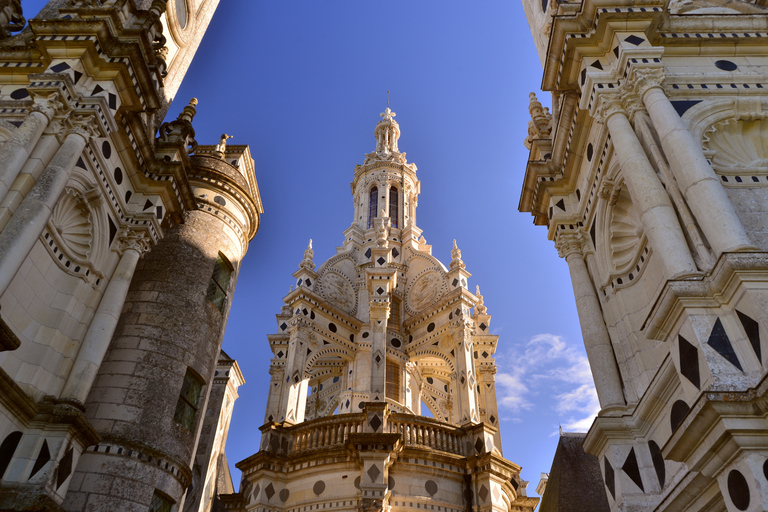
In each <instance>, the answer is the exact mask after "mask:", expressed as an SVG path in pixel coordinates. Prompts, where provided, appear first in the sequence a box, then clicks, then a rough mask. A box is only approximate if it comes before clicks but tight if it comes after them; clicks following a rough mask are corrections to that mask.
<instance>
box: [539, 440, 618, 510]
mask: <svg viewBox="0 0 768 512" xmlns="http://www.w3.org/2000/svg"><path fill="white" fill-rule="evenodd" d="M586 436H587V434H586V433H576V432H573V433H571V432H564V433H561V434H560V440H559V441H558V443H557V450H556V451H555V459H554V460H553V461H552V469H550V471H549V480H548V482H547V487H546V489H545V491H544V496H542V498H541V506H540V507H539V512H609V511H610V506H609V505H608V497H607V496H606V492H605V484H604V483H603V474H602V471H601V470H600V462H599V461H598V459H597V457H595V456H594V455H589V454H587V453H586V452H585V451H584V449H583V448H582V446H581V445H582V443H583V442H584V438H585V437H586Z"/></svg>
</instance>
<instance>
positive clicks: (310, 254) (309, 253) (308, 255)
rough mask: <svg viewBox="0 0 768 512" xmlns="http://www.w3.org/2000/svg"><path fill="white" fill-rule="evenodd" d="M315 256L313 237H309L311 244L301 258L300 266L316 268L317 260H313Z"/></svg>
mask: <svg viewBox="0 0 768 512" xmlns="http://www.w3.org/2000/svg"><path fill="white" fill-rule="evenodd" d="M314 257H315V251H313V250H312V239H311V238H310V239H309V245H308V246H307V248H306V249H305V250H304V259H303V260H301V263H299V268H306V269H308V270H314V269H315V262H314V261H312V258H314Z"/></svg>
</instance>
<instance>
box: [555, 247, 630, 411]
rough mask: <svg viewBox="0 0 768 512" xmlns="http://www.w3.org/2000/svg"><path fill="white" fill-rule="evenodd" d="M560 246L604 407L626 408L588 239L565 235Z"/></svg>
mask: <svg viewBox="0 0 768 512" xmlns="http://www.w3.org/2000/svg"><path fill="white" fill-rule="evenodd" d="M556 243H557V250H558V253H559V254H560V257H562V258H565V261H566V262H567V263H568V270H570V272H571V282H572V284H573V294H574V296H575V298H576V309H577V311H578V313H579V323H580V324H581V335H582V338H583V340H584V347H585V348H586V351H587V358H588V359H589V366H590V368H591V369H592V376H593V378H594V379H595V388H596V389H597V397H598V399H599V400H600V407H601V408H602V409H608V408H611V407H623V406H624V405H625V403H624V392H623V390H622V383H621V376H620V375H619V368H618V365H617V363H616V356H615V355H614V353H613V346H612V345H611V337H610V334H609V333H608V329H607V328H606V326H605V321H604V319H603V313H602V308H601V307H600V301H599V300H598V298H597V293H596V292H595V288H594V284H593V283H592V278H591V277H590V275H589V271H588V270H587V265H586V264H585V263H584V256H583V244H584V235H583V234H582V233H580V232H574V233H561V234H560V236H559V237H558V239H557V242H556Z"/></svg>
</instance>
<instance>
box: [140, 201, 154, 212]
mask: <svg viewBox="0 0 768 512" xmlns="http://www.w3.org/2000/svg"><path fill="white" fill-rule="evenodd" d="M153 206H155V205H154V204H152V201H150V200H149V199H147V200H146V201H144V209H143V211H146V210H149V209H150V208H152V207H153Z"/></svg>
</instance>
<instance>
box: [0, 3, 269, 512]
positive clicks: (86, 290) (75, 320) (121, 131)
mask: <svg viewBox="0 0 768 512" xmlns="http://www.w3.org/2000/svg"><path fill="white" fill-rule="evenodd" d="M217 4H218V2H217V0H197V1H196V2H189V3H188V2H186V1H185V0H172V1H168V2H167V4H166V1H165V0H153V1H149V0H141V1H139V0H90V1H89V0H82V1H68V0H52V1H51V2H50V3H49V4H48V5H47V6H46V7H45V8H43V10H42V11H41V13H40V14H39V15H38V16H36V17H35V18H34V19H32V20H30V23H29V26H28V27H27V28H25V29H24V30H22V31H21V32H20V33H19V34H17V35H12V33H14V32H18V31H19V30H20V29H21V28H22V27H23V25H24V23H25V19H24V17H23V14H22V12H21V5H20V3H19V2H18V0H9V1H3V2H0V510H3V511H5V510H46V511H62V510H66V511H80V510H125V511H128V510H130V511H141V512H144V511H147V510H153V511H154V510H165V509H164V508H163V507H165V506H166V505H169V504H170V505H169V506H173V507H175V508H174V510H182V508H181V507H183V503H184V499H185V495H186V496H187V499H188V501H189V503H190V504H189V505H188V507H187V508H186V509H185V510H191V509H192V508H193V506H194V505H198V506H199V508H194V510H209V509H210V506H211V502H212V498H211V489H215V488H216V486H215V485H214V486H213V487H212V486H211V484H210V483H211V481H213V482H214V483H215V482H216V481H217V475H218V474H219V472H220V471H219V468H220V467H221V465H222V463H221V462H220V461H221V457H219V456H220V455H221V453H222V452H221V448H222V445H223V440H224V439H225V438H226V428H227V425H228V422H229V414H230V413H231V404H232V402H233V401H234V399H235V398H236V396H237V393H236V389H237V386H238V385H239V384H241V383H242V376H241V375H239V370H238V369H237V365H236V363H234V361H232V360H230V359H229V358H228V357H224V356H225V355H222V354H221V353H220V348H221V340H222V336H223V333H224V326H225V324H226V319H227V315H228V312H229V307H230V304H231V297H232V293H233V292H234V287H235V282H236V280H237V274H238V270H239V266H240V262H241V260H242V258H243V256H244V255H245V253H246V250H247V248H248V243H249V241H250V240H251V238H252V237H253V236H254V235H255V233H256V231H257V230H258V227H259V222H260V216H261V213H262V207H261V202H260V198H259V191H258V186H257V183H256V179H255V176H254V172H253V161H252V159H251V157H250V153H249V150H248V147H247V146H233V145H229V146H227V145H226V144H224V145H223V146H222V145H219V146H213V145H211V146H202V145H197V142H196V141H195V140H194V129H193V128H192V121H193V118H194V116H195V113H196V105H197V101H196V100H193V101H192V102H190V104H189V105H188V106H186V107H185V108H184V109H183V111H182V113H181V114H180V115H179V117H178V119H176V120H173V121H170V122H168V123H162V124H161V121H162V117H163V115H164V112H165V110H166V109H167V106H168V105H169V103H170V100H171V99H172V98H173V96H174V94H175V91H176V90H177V88H178V85H179V84H180V82H181V79H182V78H183V76H184V73H185V72H186V70H187V68H188V65H189V61H190V59H191V58H192V55H193V54H194V51H195V49H196V48H197V45H198V44H199V42H200V39H201V38H202V35H203V33H204V32H205V29H206V27H207V26H208V23H209V21H210V18H211V16H212V14H213V10H214V9H215V8H216V5H217ZM188 5H194V7H195V9H190V10H189V12H187V7H188ZM158 130H159V133H160V136H159V137H158V138H156V137H155V134H156V133H157V132H158ZM217 364H218V367H217ZM224 367H226V368H224ZM219 371H223V372H226V375H227V378H226V379H223V377H221V376H219V375H218V373H217V372H219ZM209 412H210V413H211V417H209V415H208V413H209ZM203 445H205V448H204V447H203ZM224 464H225V463H224ZM209 473H210V474H209ZM211 475H212V476H211ZM219 488H222V487H221V486H219ZM230 491H231V489H230V488H226V486H224V491H222V492H230Z"/></svg>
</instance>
